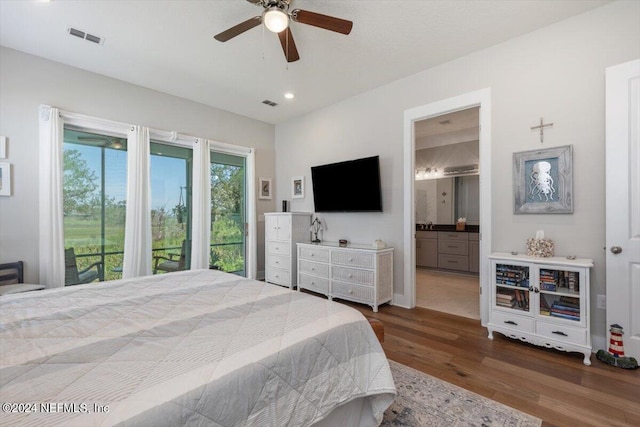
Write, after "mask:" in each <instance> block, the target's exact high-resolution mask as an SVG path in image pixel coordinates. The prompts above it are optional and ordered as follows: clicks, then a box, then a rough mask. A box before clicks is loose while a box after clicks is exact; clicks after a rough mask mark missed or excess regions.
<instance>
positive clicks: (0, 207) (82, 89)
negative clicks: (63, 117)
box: [0, 47, 275, 283]
mask: <svg viewBox="0 0 640 427" xmlns="http://www.w3.org/2000/svg"><path fill="white" fill-rule="evenodd" d="M40 104H48V105H51V106H54V107H58V108H60V109H63V110H66V111H72V112H76V113H80V114H85V115H89V116H95V117H100V118H104V119H110V120H115V121H119V122H124V123H132V124H140V125H145V126H150V127H152V128H156V129H164V130H175V131H178V132H179V133H183V134H187V135H192V136H197V137H203V138H209V139H213V140H216V141H220V142H226V143H230V144H235V145H242V146H246V147H254V148H255V149H256V172H255V176H256V177H260V176H273V175H274V173H275V172H274V163H275V153H274V126H273V125H271V124H267V123H264V122H260V121H257V120H253V119H249V118H246V117H242V116H239V115H237V114H232V113H229V112H226V111H223V110H218V109H215V108H211V107H208V106H205V105H202V104H198V103H195V102H191V101H187V100H185V99H181V98H178V97H175V96H171V95H166V94H163V93H160V92H156V91H153V90H150V89H146V88H143V87H140V86H135V85H131V84H128V83H124V82H122V81H119V80H115V79H111V78H108V77H104V76H101V75H98V74H94V73H90V72H87V71H83V70H80V69H78V68H73V67H69V66H66V65H62V64H59V63H56V62H52V61H49V60H45V59H42V58H39V57H35V56H32V55H28V54H24V53H21V52H18V51H15V50H11V49H7V48H4V47H0V135H3V136H6V137H8V140H9V142H8V157H9V158H8V159H7V160H6V161H8V162H10V163H11V164H12V165H13V166H12V168H13V176H12V181H13V182H12V184H13V196H12V197H0V262H8V261H15V260H23V261H25V264H26V277H25V281H27V282H33V283H37V282H38V270H39V268H38V155H37V153H38V106H39V105H40ZM2 161H5V160H2ZM256 181H257V178H256ZM256 185H257V182H256ZM256 202H257V212H258V215H259V218H261V215H260V214H262V213H264V212H269V211H273V210H274V208H275V201H273V200H266V201H265V200H257V201H256ZM258 230H262V231H261V232H260V233H259V234H258V270H259V271H261V270H264V249H263V248H264V237H263V235H264V224H263V223H258Z"/></svg>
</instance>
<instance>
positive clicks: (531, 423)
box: [380, 360, 542, 427]
mask: <svg viewBox="0 0 640 427" xmlns="http://www.w3.org/2000/svg"><path fill="white" fill-rule="evenodd" d="M389 364H390V365H391V373H392V374H393V379H394V380H395V383H396V389H397V390H398V396H397V397H396V400H395V401H394V402H393V403H392V404H391V406H390V407H389V408H388V409H387V410H386V412H385V413H384V419H383V420H382V424H380V425H381V426H407V427H427V426H443V427H444V426H447V427H450V426H487V427H488V426H510V427H539V426H540V425H541V424H542V421H541V420H540V419H538V418H536V417H533V416H531V415H528V414H525V413H524V412H520V411H518V410H516V409H513V408H510V407H508V406H505V405H503V404H502V403H498V402H496V401H493V400H491V399H487V398H486V397H483V396H480V395H479V394H476V393H473V392H470V391H467V390H465V389H463V388H460V387H458V386H456V385H453V384H450V383H447V382H445V381H442V380H439V379H437V378H434V377H431V376H429V375H427V374H424V373H422V372H420V371H417V370H415V369H412V368H409V367H408V366H405V365H401V364H399V363H396V362H394V361H392V360H390V361H389Z"/></svg>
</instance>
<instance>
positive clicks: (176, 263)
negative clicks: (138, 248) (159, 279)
mask: <svg viewBox="0 0 640 427" xmlns="http://www.w3.org/2000/svg"><path fill="white" fill-rule="evenodd" d="M190 245H191V242H190V241H187V240H183V241H182V247H181V248H180V253H179V254H175V253H168V254H166V255H156V256H154V257H153V259H154V264H153V274H156V273H157V272H158V271H164V272H167V273H170V272H172V271H181V270H185V269H186V261H187V250H188V249H190V248H189V246H190ZM163 260H164V261H163ZM161 261H162V262H161Z"/></svg>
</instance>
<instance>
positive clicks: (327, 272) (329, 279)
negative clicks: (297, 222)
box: [298, 242, 393, 312]
mask: <svg viewBox="0 0 640 427" xmlns="http://www.w3.org/2000/svg"><path fill="white" fill-rule="evenodd" d="M300 289H308V290H310V291H313V292H318V293H321V294H324V295H326V296H328V297H329V299H333V298H340V299H344V300H348V301H354V302H359V303H363V304H367V305H370V306H371V307H372V308H373V311H374V312H377V311H378V306H379V305H380V304H383V303H385V302H390V301H391V300H392V299H393V248H385V249H373V248H371V247H369V246H364V245H351V246H348V247H341V246H339V245H338V244H337V243H331V242H323V243H321V244H315V243H298V290H300Z"/></svg>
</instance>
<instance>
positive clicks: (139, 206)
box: [122, 126, 151, 279]
mask: <svg viewBox="0 0 640 427" xmlns="http://www.w3.org/2000/svg"><path fill="white" fill-rule="evenodd" d="M150 147H151V142H150V140H149V128H147V127H144V126H132V127H131V129H130V130H129V132H128V134H127V213H126V219H125V233H124V236H125V237H124V259H123V262H122V278H123V279H130V278H133V277H139V276H147V275H150V274H151V190H150V188H151V178H150V175H151V172H150V171H151V167H150Z"/></svg>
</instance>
